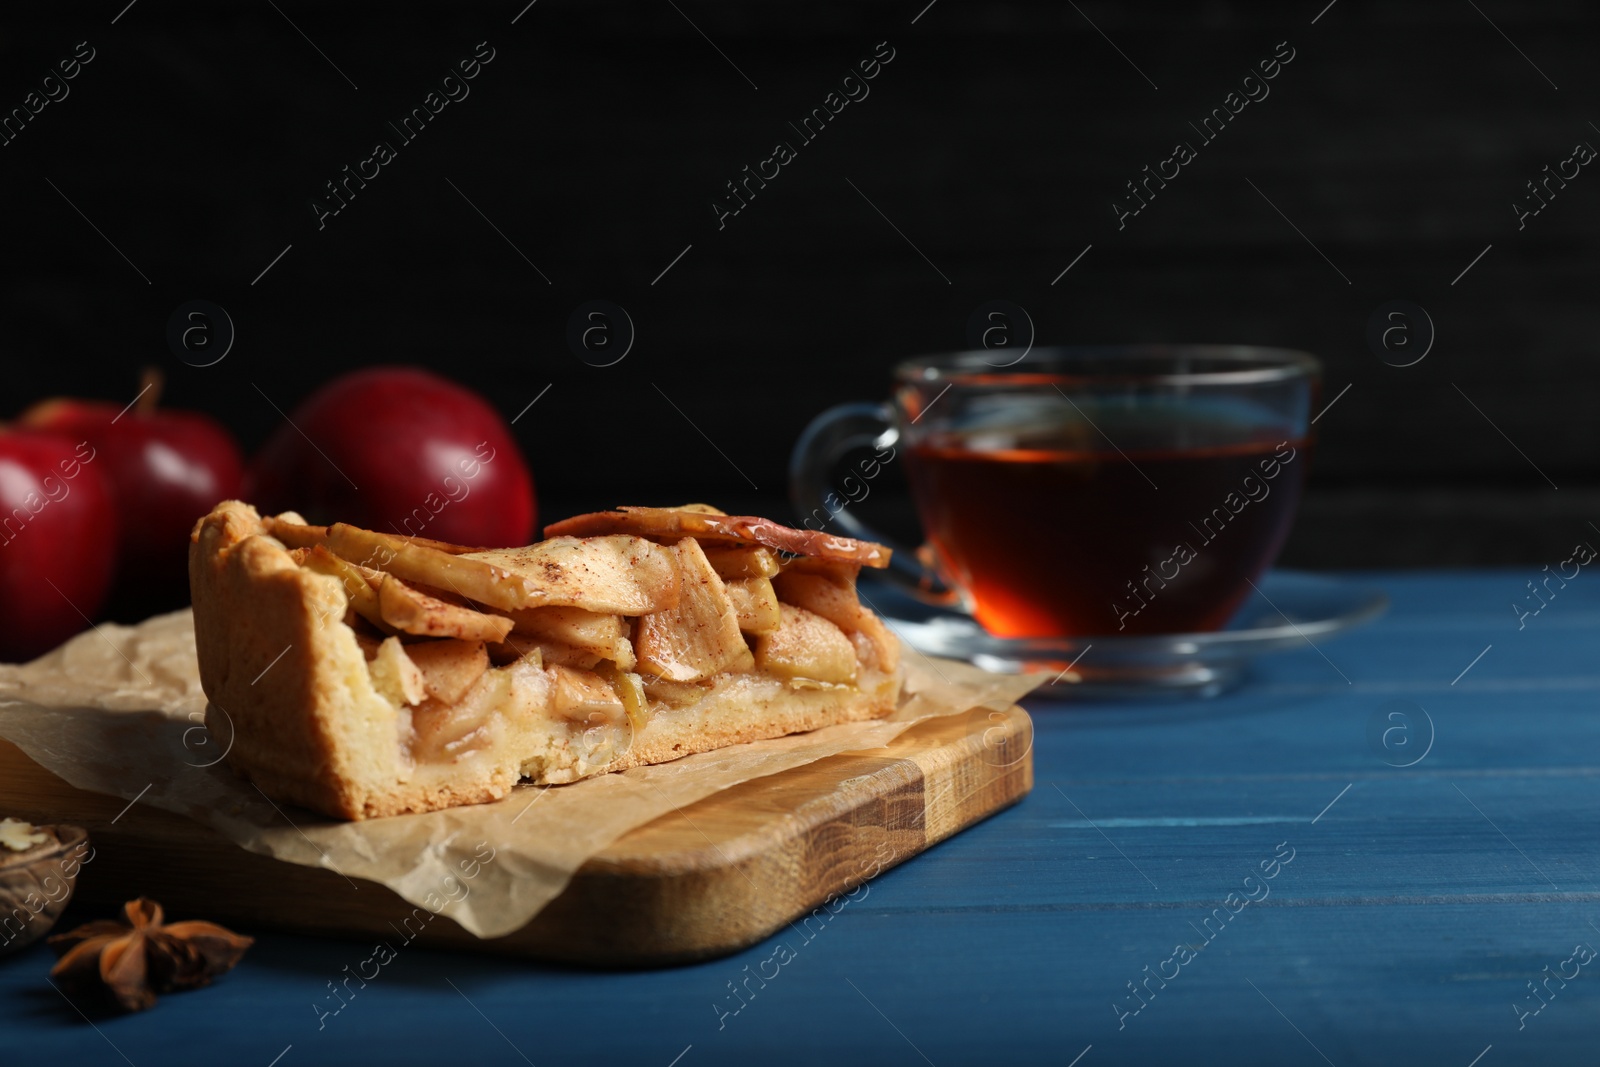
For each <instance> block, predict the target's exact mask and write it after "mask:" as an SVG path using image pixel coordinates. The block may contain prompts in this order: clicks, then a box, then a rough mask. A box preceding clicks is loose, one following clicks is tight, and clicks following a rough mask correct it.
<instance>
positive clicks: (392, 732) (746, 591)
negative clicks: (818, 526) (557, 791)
mask: <svg viewBox="0 0 1600 1067" xmlns="http://www.w3.org/2000/svg"><path fill="white" fill-rule="evenodd" d="M546 534H547V537H546V539H545V540H543V541H540V542H537V543H536V544H533V545H529V546H527V547H525V548H509V549H473V548H470V547H466V546H460V545H450V544H445V543H442V542H437V541H428V540H425V539H422V538H414V537H401V536H395V535H388V534H381V533H376V532H373V531H368V530H361V529H358V528H356V527H351V526H345V525H340V524H336V525H333V526H329V527H320V526H311V525H307V524H306V523H304V522H303V521H302V520H301V519H300V518H299V516H297V515H293V514H285V515H281V516H277V517H266V518H264V517H262V516H261V515H259V514H258V513H257V512H256V510H255V509H254V508H252V507H251V506H249V505H248V504H244V503H241V502H239V501H225V502H223V503H222V504H219V505H217V507H216V508H215V509H214V510H213V511H212V512H211V513H210V514H209V515H207V516H205V517H204V518H202V519H201V520H200V521H199V522H198V523H197V524H196V526H195V529H194V533H193V535H192V537H191V539H190V540H191V545H190V552H189V579H190V585H191V589H192V593H193V599H194V620H195V641H196V646H197V650H198V653H199V661H200V679H201V683H202V685H203V686H204V689H205V693H206V696H207V697H208V698H209V703H208V706H207V711H206V723H207V726H208V728H209V730H210V732H211V734H212V735H213V736H215V737H218V738H220V739H228V738H231V747H230V748H229V750H228V757H227V758H228V762H229V764H230V765H231V766H232V767H233V768H234V770H235V771H236V772H237V773H239V774H240V775H242V776H243V777H245V778H247V779H249V780H250V781H252V782H254V783H255V784H256V785H257V786H258V787H260V789H261V790H262V792H264V793H265V794H267V795H268V796H269V797H271V798H273V799H275V800H279V801H286V802H292V803H295V804H300V805H303V806H305V807H308V808H313V809H315V810H317V811H320V812H323V813H325V814H328V815H331V816H334V817H337V818H344V819H365V818H374V817H378V816H385V815H395V814H400V813H403V812H421V811H433V810H436V809H440V808H446V807H451V806H454V805H458V804H476V803H483V802H486V801H491V800H496V799H499V798H501V797H504V796H505V795H506V794H507V793H509V792H510V791H511V789H512V787H513V786H515V785H516V784H517V783H518V782H519V781H522V780H524V779H526V780H531V781H533V782H535V783H542V784H557V783H564V782H571V781H575V780H577V779H579V778H584V777H587V776H589V775H594V774H602V773H605V772H608V771H617V770H624V769H626V768H629V767H636V766H640V765H642V764H649V763H662V762H666V761H668V760H673V759H677V758H679V757H681V756H687V755H689V754H691V753H695V752H704V751H708V750H711V749H716V748H721V747H723V746H726V745H733V744H738V743H741V742H745V741H753V740H759V739H763V738H772V737H780V736H783V735H785V734H791V733H798V732H802V731H806V730H814V729H817V728H819V727H822V726H826V725H830V724H833V723H841V722H853V721H858V720H863V719H873V718H881V717H883V716H885V715H887V714H888V713H889V712H890V711H892V710H893V709H894V708H895V707H896V705H897V703H898V700H899V693H900V687H901V681H902V672H901V668H900V664H899V645H898V643H897V642H896V641H895V640H894V639H893V638H892V637H891V636H890V635H889V633H888V632H887V630H886V629H885V627H884V625H883V622H882V620H880V619H879V618H878V617H877V616H876V615H874V614H873V613H872V612H871V611H870V610H868V609H867V608H865V607H863V606H862V604H861V603H860V600H859V598H858V597H857V595H856V590H855V579H856V575H857V573H858V571H859V569H860V567H861V566H862V565H867V566H875V567H882V566H885V565H886V564H887V562H888V555H889V553H888V550H887V549H885V548H883V547H882V546H879V545H873V544H869V543H866V542H860V541H853V540H850V539H847V538H838V537H831V536H828V535H824V534H819V533H812V532H809V531H803V530H793V529H789V528H787V527H783V526H779V525H777V524H776V523H771V522H768V521H767V520H764V519H757V518H752V517H747V516H727V515H723V514H722V513H721V512H718V511H716V510H715V509H714V508H708V507H705V506H704V505H689V506H687V507H684V508H676V509H673V508H665V509H662V508H624V509H619V510H617V511H612V512H599V513H596V514H594V515H583V516H578V517H576V518H574V519H569V520H566V521H565V522H562V523H557V524H556V525H555V526H552V527H550V528H549V529H547V531H546Z"/></svg>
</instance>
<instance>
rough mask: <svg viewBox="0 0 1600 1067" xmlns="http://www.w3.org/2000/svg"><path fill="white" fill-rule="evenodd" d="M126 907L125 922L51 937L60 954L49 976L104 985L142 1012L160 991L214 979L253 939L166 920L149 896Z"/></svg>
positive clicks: (89, 987)
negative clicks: (165, 921) (163, 920)
mask: <svg viewBox="0 0 1600 1067" xmlns="http://www.w3.org/2000/svg"><path fill="white" fill-rule="evenodd" d="M122 912H123V914H124V915H125V916H126V917H127V920H126V921H125V922H123V921H119V920H115V919H101V920H98V921H96V922H91V923H85V924H84V925H82V926H80V927H78V928H77V929H76V930H70V931H68V932H67V933H64V934H56V935H55V936H54V937H52V938H50V947H52V948H54V949H55V950H56V953H57V955H59V956H60V957H61V958H60V959H59V960H57V961H56V965H55V966H54V967H53V968H51V970H50V977H52V978H56V979H59V980H60V981H61V982H62V984H63V985H67V986H70V987H73V988H76V989H77V990H79V991H82V992H93V991H95V990H97V989H99V990H103V991H105V992H107V993H109V994H110V995H111V997H112V999H113V1000H115V1001H116V1003H117V1004H118V1005H119V1006H120V1007H122V1008H123V1009H124V1010H125V1011H143V1010H144V1009H145V1008H148V1007H150V1006H152V1005H153V1004H155V1002H156V994H157V993H173V992H177V991H179V990H184V989H199V988H200V987H201V986H204V985H209V984H211V979H212V977H213V976H215V975H219V974H226V973H227V972H228V971H230V970H232V969H233V966H234V964H236V963H238V962H239V960H240V959H241V958H242V957H243V956H244V953H245V950H246V949H248V948H249V947H250V946H251V945H252V944H254V943H255V939H254V938H250V937H242V936H240V935H239V934H236V933H234V932H233V931H231V930H226V929H223V928H222V927H220V926H218V925H217V924H216V923H209V922H202V921H199V920H190V921H187V922H178V923H163V922H162V918H163V916H162V911H161V905H160V904H157V903H156V902H155V901H153V900H150V899H148V898H146V897H140V898H139V899H138V900H130V901H128V902H127V903H126V904H124V905H123V906H122Z"/></svg>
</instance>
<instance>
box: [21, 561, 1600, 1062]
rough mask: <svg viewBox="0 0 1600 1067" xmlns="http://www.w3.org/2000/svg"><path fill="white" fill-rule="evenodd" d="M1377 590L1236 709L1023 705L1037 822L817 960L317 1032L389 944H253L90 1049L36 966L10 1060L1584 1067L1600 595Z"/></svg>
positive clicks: (516, 993) (32, 960)
mask: <svg viewBox="0 0 1600 1067" xmlns="http://www.w3.org/2000/svg"><path fill="white" fill-rule="evenodd" d="M1367 577H1368V578H1369V579H1373V580H1376V581H1377V582H1379V584H1382V585H1383V586H1385V587H1386V588H1387V589H1388V590H1389V592H1390V593H1391V595H1392V596H1393V599H1394V605H1393V607H1392V609H1391V610H1390V612H1389V614H1388V615H1387V616H1386V617H1385V618H1384V619H1382V620H1381V621H1380V622H1378V623H1377V624H1375V625H1372V626H1370V627H1368V628H1366V629H1365V630H1362V631H1359V632H1356V633H1352V634H1348V635H1345V636H1343V637H1341V638H1338V639H1335V640H1330V641H1327V642H1325V643H1323V644H1322V645H1321V651H1320V652H1319V651H1317V650H1315V649H1312V648H1309V647H1308V648H1305V649H1303V650H1301V651H1297V652H1293V653H1288V654H1283V655H1279V656H1276V657H1274V658H1271V659H1269V660H1267V661H1264V662H1261V663H1259V664H1258V666H1257V668H1256V670H1255V673H1254V676H1253V678H1252V680H1251V681H1250V683H1249V684H1248V685H1247V686H1246V687H1245V688H1243V689H1241V690H1239V691H1238V692H1236V693H1234V694H1232V695H1229V696H1226V697H1223V698H1220V699H1216V700H1212V701H1206V702H1197V703H1182V704H1178V703H1174V704H1166V705H1115V706H1114V705H1061V704H1052V703H1048V702H1044V701H1034V702H1032V704H1031V710H1032V711H1033V712H1034V714H1035V721H1036V723H1037V728H1038V736H1037V743H1036V747H1035V758H1036V767H1037V778H1038V785H1037V787H1036V789H1035V791H1034V793H1033V795H1032V796H1030V797H1029V798H1028V799H1027V800H1025V801H1024V802H1023V803H1022V804H1020V805H1019V806H1018V807H1016V808H1014V809H1012V810H1010V811H1007V812H1005V813H1003V814H1001V815H999V816H998V817H996V818H994V819H992V820H990V821H988V822H986V823H984V824H983V825H980V826H978V827H975V828H973V829H971V830H969V831H968V832H966V833H964V834H962V835H960V836H959V837H957V838H955V839H953V840H951V841H949V842H947V843H945V844H943V845H940V846H938V847H937V848H935V849H933V850H932V851H930V852H928V853H927V854H925V855H923V856H921V857H918V858H917V859H915V860H913V861H911V862H910V863H908V864H906V865H905V866H903V867H900V868H896V869H894V870H892V871H889V872H887V873H886V874H884V875H883V876H881V877H880V878H878V879H877V880H876V881H874V882H873V883H871V886H870V890H868V891H867V892H866V893H865V894H864V895H861V896H860V897H859V898H858V899H856V900H854V901H850V902H848V903H846V904H844V905H843V906H842V907H839V909H838V912H837V914H835V915H833V916H832V917H831V918H830V919H828V921H827V922H826V923H825V924H817V925H813V926H812V927H811V937H810V940H804V939H802V938H801V937H800V936H799V935H797V934H796V933H794V932H785V933H784V934H782V935H779V936H778V937H775V938H774V939H772V940H771V941H769V942H767V943H764V944H761V945H758V946H756V947H754V948H752V949H750V950H749V951H747V952H744V953H741V954H740V955H738V956H735V957H732V958H728V959H721V960H716V961H713V962H710V963H705V964H701V965H697V966H692V967H681V968H676V969H672V970H665V971H656V972H646V973H622V974H604V973H586V972H578V971H571V970H564V969H557V968H547V967H541V966H531V965H526V964H519V963H515V962H509V961H502V960H493V959H485V958H480V957H476V956H470V955H458V954H449V953H441V952H431V951H424V950H421V949H415V948H413V949H406V950H403V951H402V952H401V954H400V957H399V958H398V959H397V960H395V961H394V962H393V963H391V964H390V965H389V966H387V967H386V968H384V970H383V971H382V973H381V975H380V977H379V978H378V979H377V980H375V981H373V982H372V983H370V984H368V985H367V986H366V988H364V989H361V990H360V991H359V992H358V994H357V995H356V996H355V997H354V998H353V999H350V1000H349V1001H348V1003H347V1005H346V1006H345V1008H344V1009H343V1010H342V1011H341V1012H340V1013H339V1014H337V1015H330V1016H326V1017H321V1018H319V1014H318V1012H317V1010H316V1009H315V1008H313V1004H314V1003H317V1002H322V1003H324V1004H325V1005H326V1004H327V1003H331V1002H330V1001H324V998H325V997H326V996H327V995H328V983H330V982H336V981H337V980H339V979H340V978H342V977H343V976H344V974H345V971H344V968H345V967H346V965H350V966H352V967H354V965H356V964H357V963H358V962H360V961H361V960H362V959H364V958H365V956H366V954H367V949H366V948H365V947H363V946H361V945H358V944H354V943H349V942H339V941H325V940H313V939H310V938H302V937H292V936H285V935H280V934H274V933H271V932H262V931H257V933H258V935H259V941H258V943H257V944H256V946H255V948H254V949H253V950H252V951H251V953H250V955H249V956H248V957H247V958H246V960H245V962H244V964H243V965H242V966H241V967H240V968H239V969H238V970H237V971H235V972H234V973H233V974H231V975H229V976H228V977H227V978H225V979H223V980H222V981H221V982H220V983H219V984H218V985H217V986H215V987H213V988H211V989H207V990H203V991H201V992H197V993H188V994H178V995H173V996H170V997H167V998H165V999H164V1000H163V1002H162V1003H161V1004H160V1005H159V1006H158V1007H157V1008H156V1009H155V1010H153V1011H151V1012H148V1013H145V1014H143V1015H137V1016H131V1017H123V1018H111V1019H105V1018H98V1019H96V1020H95V1021H94V1023H93V1025H90V1024H89V1023H86V1022H85V1020H84V1019H82V1018H81V1017H80V1016H79V1015H78V1013H77V1011H76V1010H75V1009H74V1008H73V1007H71V1006H70V1005H69V1004H68V1003H67V1002H66V1001H65V1000H64V999H63V998H62V997H61V996H60V995H58V993H57V992H55V991H54V990H53V989H51V987H50V986H49V985H48V984H46V982H45V971H46V969H47V967H48V965H49V962H50V958H51V957H50V954H49V952H48V950H47V949H45V948H44V947H42V946H39V947H36V948H34V949H32V950H30V951H28V952H25V953H23V954H22V955H20V956H19V957H16V958H11V959H7V960H3V961H0V1064H3V1065H6V1067H10V1065H22V1064H26V1065H35V1064H41V1065H42V1064H80V1063H81V1064H107V1065H110V1064H121V1063H123V1062H124V1061H127V1062H131V1063H133V1064H136V1065H138V1067H148V1065H157V1064H205V1065H216V1064H228V1065H238V1067H269V1065H271V1064H277V1065H278V1067H301V1065H305V1064H324V1063H395V1064H402V1063H430V1064H434V1063H451V1064H471V1065H473V1067H478V1065H500V1064H505V1065H511V1064H521V1063H524V1062H526V1063H533V1064H538V1065H540V1067H545V1065H548V1064H556V1063H578V1062H605V1063H626V1064H643V1065H654V1067H669V1065H672V1064H677V1065H678V1067H701V1065H704V1064H711V1063H740V1064H779V1063H816V1064H826V1065H830V1067H832V1065H838V1064H852V1063H873V1064H921V1063H924V1062H926V1063H930V1064H936V1065H938V1067H953V1065H956V1064H979V1063H1024V1062H1026V1063H1050V1064H1055V1065H1058V1067H1068V1065H1071V1064H1077V1065H1079V1067H1100V1065H1102V1064H1113V1063H1183V1064H1205V1063H1227V1064H1253V1063H1261V1064H1322V1063H1324V1062H1326V1063H1331V1064H1336V1065H1338V1067H1355V1065H1358V1064H1376V1063H1429V1064H1449V1065H1457V1067H1469V1065H1471V1064H1474V1063H1476V1064H1478V1065H1479V1067H1501V1065H1506V1064H1528V1063H1535V1062H1538V1063H1551V1064H1554V1063H1577V1062H1585V1063H1592V1062H1594V1061H1595V1060H1596V1058H1597V1056H1600V1049H1597V1046H1596V1040H1597V1038H1600V959H1593V958H1592V953H1593V951H1594V950H1595V949H1600V925H1597V924H1600V885H1597V883H1600V832H1597V830H1596V819H1595V813H1596V810H1597V808H1600V716H1597V715H1596V714H1595V713H1596V710H1597V696H1600V670H1597V668H1596V650H1597V647H1600V579H1596V578H1593V577H1590V576H1587V575H1581V576H1580V577H1579V578H1577V579H1576V580H1574V581H1572V582H1570V583H1569V584H1568V585H1567V587H1566V588H1565V589H1564V590H1561V591H1560V592H1559V593H1558V595H1557V596H1556V598H1555V599H1553V600H1552V601H1551V602H1550V603H1549V605H1548V606H1547V607H1545V608H1543V609H1542V610H1541V611H1540V613H1539V614H1538V615H1536V616H1528V617H1525V618H1523V619H1522V620H1521V628H1520V629H1519V620H1518V618H1517V616H1516V614H1515V613H1514V612H1513V611H1512V610H1511V609H1510V607H1509V605H1510V604H1511V602H1512V601H1513V600H1515V599H1517V598H1518V597H1519V595H1522V596H1526V592H1527V591H1526V588H1525V585H1524V583H1525V582H1527V581H1528V580H1529V579H1531V578H1538V577H1540V575H1538V574H1536V573H1534V572H1532V570H1531V569H1530V572H1529V573H1527V574H1524V573H1522V572H1520V571H1518V572H1509V571H1508V572H1476V573H1470V574H1443V575H1429V576H1417V575H1403V576H1394V575H1386V576H1367ZM1528 603H1530V604H1531V603H1532V602H1531V601H1529V602H1528ZM1489 646H1492V647H1489ZM1486 648H1487V651H1485V649H1486ZM1324 654H1325V655H1326V657H1327V658H1326V659H1325V658H1324ZM1330 660H1331V661H1332V662H1331V665H1330V662H1329V661H1330ZM1469 665H1470V666H1469ZM1335 668H1337V669H1335ZM1340 672H1342V674H1343V675H1344V676H1347V677H1348V678H1349V684H1347V683H1346V681H1345V678H1343V677H1341V675H1340ZM1463 672H1464V673H1463ZM1396 715H1398V716H1400V717H1398V718H1396V717H1394V716H1396ZM1430 723H1431V726H1430ZM1430 742H1431V747H1430ZM1407 763H1410V764H1411V765H1410V766H1404V765H1403V764H1407ZM780 945H783V946H785V951H780ZM780 960H781V961H782V962H781V963H780V962H778V961H780ZM762 976H766V977H762ZM735 1009H737V1010H735Z"/></svg>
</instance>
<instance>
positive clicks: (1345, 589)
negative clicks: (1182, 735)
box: [861, 571, 1389, 700]
mask: <svg viewBox="0 0 1600 1067" xmlns="http://www.w3.org/2000/svg"><path fill="white" fill-rule="evenodd" d="M1257 584H1258V585H1259V589H1258V590H1257V591H1256V592H1255V593H1253V594H1252V595H1251V597H1250V599H1249V600H1248V601H1246V602H1245V604H1244V606H1243V607H1241V608H1240V609H1239V611H1238V613H1237V614H1236V615H1235V616H1234V617H1233V621H1232V622H1230V623H1229V624H1228V625H1227V626H1226V627H1225V628H1224V629H1221V630H1217V631H1214V632H1211V633H1194V634H1152V635H1144V636H1138V637H1126V636H1118V635H1115V634H1108V635H1105V636H1102V637H1072V638H1014V637H994V636H992V635H990V634H988V633H986V632H985V631H984V630H983V628H982V627H980V626H979V625H978V624H977V623H976V622H975V621H974V620H973V619H972V617H971V616H970V615H967V614H965V613H963V612H960V611H954V610H951V609H948V608H937V607H930V606H929V605H927V604H924V603H922V602H921V601H918V600H915V599H913V598H912V597H911V596H909V595H908V594H906V593H904V592H902V591H901V590H900V589H899V588H898V587H896V586H892V585H890V584H888V583H887V582H882V581H870V580H868V578H867V576H866V575H865V574H864V575H862V582H861V586H862V590H861V592H862V600H864V601H866V602H867V603H868V604H869V605H870V606H871V607H873V609H874V610H876V611H877V612H878V614H880V615H882V616H883V617H884V620H885V621H886V622H887V623H888V624H889V626H890V628H891V629H892V630H893V631H894V632H895V633H897V634H899V635H900V637H902V638H904V639H905V641H906V643H907V644H909V645H911V646H912V647H913V648H915V649H916V650H917V651H919V652H923V653H925V654H927V655H930V656H946V657H949V658H951V659H960V660H966V661H967V662H968V663H971V664H974V665H975V666H978V667H982V668H984V669H985V670H990V671H995V672H998V673H1001V674H1020V673H1033V672H1038V673H1047V674H1049V675H1050V676H1051V679H1052V680H1051V681H1050V682H1048V683H1046V684H1045V685H1044V686H1041V687H1040V688H1039V689H1037V690H1035V693H1036V694H1037V695H1040V696H1051V697H1058V698H1074V699H1077V698H1081V699H1092V700H1101V699H1128V698H1135V699H1137V698H1145V699H1148V698H1152V697H1168V698H1171V697H1185V696H1193V697H1210V696H1216V695H1218V694H1219V693H1224V692H1226V691H1228V690H1229V689H1232V688H1233V687H1234V686H1236V685H1238V684H1239V682H1240V681H1241V679H1242V678H1243V677H1244V669H1245V666H1246V664H1247V663H1248V662H1249V661H1250V660H1251V659H1252V658H1253V657H1255V656H1259V655H1261V654H1263V653H1266V652H1279V651H1283V650H1285V649H1291V648H1305V647H1307V645H1308V643H1317V642H1320V640H1321V639H1322V638H1325V637H1329V636H1332V635H1333V634H1337V633H1340V632H1341V631H1344V630H1348V629H1351V628H1352V627H1355V626H1360V625H1362V624H1363V623H1367V622H1371V621H1372V620H1373V619H1376V618H1377V617H1378V616H1379V615H1382V614H1383V612H1384V610H1385V609H1386V608H1388V606H1389V598H1388V596H1387V595H1386V594H1385V593H1384V592H1383V591H1382V590H1380V589H1377V588H1374V587H1372V586H1366V585H1361V584H1359V583H1355V582H1350V581H1346V580H1343V579H1339V578H1331V577H1324V576H1321V575H1316V574H1308V573H1305V572H1303V571H1271V572H1269V573H1268V574H1267V575H1266V577H1265V578H1263V579H1262V580H1261V581H1260V582H1259V583H1257Z"/></svg>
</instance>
